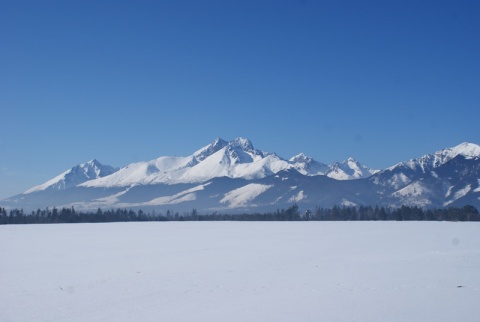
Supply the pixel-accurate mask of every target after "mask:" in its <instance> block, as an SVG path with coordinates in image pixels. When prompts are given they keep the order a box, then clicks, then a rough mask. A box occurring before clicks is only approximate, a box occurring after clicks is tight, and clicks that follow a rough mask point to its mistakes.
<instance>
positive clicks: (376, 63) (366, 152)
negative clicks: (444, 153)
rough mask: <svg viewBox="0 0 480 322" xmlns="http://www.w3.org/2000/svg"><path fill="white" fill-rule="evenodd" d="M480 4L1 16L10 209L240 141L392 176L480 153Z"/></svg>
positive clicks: (163, 8) (5, 185)
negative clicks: (85, 174)
mask: <svg viewBox="0 0 480 322" xmlns="http://www.w3.org/2000/svg"><path fill="white" fill-rule="evenodd" d="M479 17H480V1H477V0H472V1H462V0H455V1H453V0H452V1H440V0H435V1H422V0H414V1H408V0H401V1H400V0H398V1H396V0H395V1H393V0H392V1H388V0H387V1H384V0H382V1H380V0H379V1H356V0H355V1H354V0H351V1H313V0H305V1H302V0H300V1H296V0H291V1H290V0H289V1H278V0H276V1H262V0H254V1H243V0H242V1H229V0H222V1H197V0H192V1H178V0H175V1H174V0H172V1H119V0H114V1H93V0H92V1H89V0H82V1H80V0H79V1H73V0H72V1H70V0H67V1H65V0H61V1H50V0H46V1H22V0H11V1H10V0H1V1H0V111H1V112H0V199H2V198H5V197H8V196H11V195H14V194H17V193H21V192H23V191H25V190H26V189H28V188H30V187H31V186H34V185H37V184H40V183H43V182H44V181H46V180H48V179H50V178H52V177H54V176H55V175H57V174H59V173H61V172H62V171H64V170H67V169H69V168H70V167H72V166H74V165H76V164H79V163H83V162H86V161H88V160H90V159H92V158H96V159H98V160H99V161H100V162H102V163H105V164H110V165H113V166H124V165H126V164H128V163H131V162H136V161H147V160H151V159H154V158H156V157H159V156H163V155H179V156H186V155H190V154H191V153H192V152H194V151H195V150H197V149H198V148H200V147H202V146H205V145H207V144H209V143H210V142H211V141H213V140H214V139H215V138H216V137H221V138H223V139H225V140H231V139H233V138H235V137H239V136H243V137H247V138H249V139H250V140H252V142H253V144H254V146H255V147H256V148H259V149H262V150H265V151H269V152H276V153H277V154H278V155H280V156H282V157H284V158H290V157H291V156H293V155H295V154H297V153H300V152H303V153H305V154H307V155H309V156H311V157H313V158H314V159H316V160H318V161H321V162H325V163H332V162H334V161H337V160H338V161H342V160H344V159H346V158H347V157H349V156H352V157H354V158H356V159H357V160H358V161H360V162H361V163H363V164H365V165H367V166H370V167H372V168H384V167H388V166H391V165H393V164H395V163H397V162H400V161H404V160H407V159H410V158H414V157H418V156H421V155H423V154H425V153H430V152H434V151H436V150H439V149H442V148H445V147H451V146H454V145H457V144H459V143H461V142H464V141H468V142H473V143H477V144H478V143H480V131H479V129H480V126H479V124H480V19H479Z"/></svg>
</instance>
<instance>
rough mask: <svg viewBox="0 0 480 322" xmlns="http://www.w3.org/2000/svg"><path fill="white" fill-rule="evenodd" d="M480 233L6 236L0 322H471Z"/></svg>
mask: <svg viewBox="0 0 480 322" xmlns="http://www.w3.org/2000/svg"><path fill="white" fill-rule="evenodd" d="M479 230H480V224H479V223H452V222H169V223H114V224H57V225H10V226H0V258H1V260H0V285H1V291H0V320H1V321H2V322H3V321H6V322H10V321H36V322H46V321H50V322H55V321H69V322H77V321H78V322H80V321H82V322H83V321H90V322H100V321H102V322H118V321H135V322H137V321H231V322H236V321H250V322H260V321H261V322H264V321H278V322H283V321H285V322H286V321H288V322H290V321H302V322H310V321H311V322H313V321H315V322H316V321H336V322H344V321H345V322H347V321H364V322H371V321H389V322H405V321H409V322H451V321H462V322H476V321H478V318H479V316H480V306H479V305H478V299H479V298H480V274H479V271H480V234H478V231H479Z"/></svg>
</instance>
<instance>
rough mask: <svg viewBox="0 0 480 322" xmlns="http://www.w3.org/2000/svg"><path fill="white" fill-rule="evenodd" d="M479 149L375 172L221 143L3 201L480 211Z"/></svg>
mask: <svg viewBox="0 0 480 322" xmlns="http://www.w3.org/2000/svg"><path fill="white" fill-rule="evenodd" d="M479 168H480V147H479V146H478V145H476V144H473V143H462V144H460V145H458V146H456V147H453V148H448V149H444V150H441V151H437V152H435V153H433V154H427V155H424V156H422V157H419V158H417V159H412V160H408V161H405V162H401V163H398V164H396V165H394V166H392V167H389V168H387V169H385V170H373V169H370V168H368V167H366V166H364V165H362V164H360V163H359V162H358V161H356V160H354V159H353V158H349V159H347V160H345V161H343V162H341V163H340V162H335V163H334V164H332V165H327V164H324V163H321V162H318V161H315V160H314V159H312V158H310V157H308V156H306V155H304V154H298V155H296V156H294V157H292V158H290V159H288V160H287V159H284V158H281V157H279V156H277V155H276V154H275V153H269V152H265V151H261V150H258V149H255V148H254V147H253V144H252V142H251V141H250V140H248V139H245V138H237V139H234V140H232V141H225V140H222V139H220V138H217V139H215V140H214V141H213V142H212V143H211V144H209V145H207V146H205V147H203V148H201V149H199V150H197V151H196V152H194V153H193V154H192V155H190V156H187V157H173V156H162V157H159V158H157V159H154V160H151V161H146V162H138V163H132V164H129V165H127V166H124V167H121V168H113V167H111V166H108V165H102V164H101V163H100V162H98V161H97V160H92V161H89V162H87V163H84V164H80V165H78V166H75V167H73V168H71V169H69V170H67V171H65V172H63V173H61V174H60V175H58V176H56V177H55V178H53V179H51V180H49V181H47V182H45V183H43V184H41V185H38V186H35V187H33V188H30V189H28V190H27V191H26V192H24V193H23V194H20V195H17V196H13V197H11V198H8V199H5V200H3V201H1V202H0V205H2V206H7V207H24V208H27V209H28V208H37V207H46V206H50V207H51V206H57V207H61V206H75V207H77V208H87V209H95V208H98V207H122V208H124V207H132V208H155V209H157V208H158V209H159V210H162V209H179V210H191V209H192V208H196V209H199V210H202V211H206V212H208V211H222V210H223V211H245V210H251V209H256V210H271V209H277V208H281V207H285V206H288V205H291V204H292V203H294V202H295V203H297V204H298V205H299V206H303V207H307V208H311V207H317V206H318V207H331V206H333V205H361V204H364V205H365V204H370V205H373V204H375V205H387V206H400V205H402V204H405V205H417V206H420V207H443V206H449V205H464V204H471V205H474V206H477V207H478V206H480V199H479V197H480V175H479V173H480V170H479Z"/></svg>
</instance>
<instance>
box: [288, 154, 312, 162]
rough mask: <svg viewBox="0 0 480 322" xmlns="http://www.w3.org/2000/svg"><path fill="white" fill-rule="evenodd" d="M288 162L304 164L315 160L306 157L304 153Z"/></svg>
mask: <svg viewBox="0 0 480 322" xmlns="http://www.w3.org/2000/svg"><path fill="white" fill-rule="evenodd" d="M288 161H290V162H293V163H295V162H303V163H307V162H311V161H313V159H312V158H311V157H309V156H307V155H305V154H304V153H299V154H297V155H295V156H293V157H291V158H290V159H289V160H288Z"/></svg>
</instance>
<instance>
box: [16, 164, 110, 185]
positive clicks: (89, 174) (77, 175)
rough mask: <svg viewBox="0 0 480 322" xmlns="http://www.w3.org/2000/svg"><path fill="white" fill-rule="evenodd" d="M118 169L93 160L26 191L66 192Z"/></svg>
mask: <svg viewBox="0 0 480 322" xmlns="http://www.w3.org/2000/svg"><path fill="white" fill-rule="evenodd" d="M115 171H117V169H115V168H113V167H112V166H109V165H104V164H101V163H100V162H98V161H97V160H95V159H93V160H90V161H88V162H86V163H82V164H79V165H77V166H75V167H73V168H71V169H69V170H67V171H65V172H63V173H61V174H59V175H58V176H56V177H55V178H53V179H51V180H48V181H47V182H45V183H43V184H41V185H38V186H35V187H33V188H30V189H28V190H27V191H25V194H28V193H32V192H35V191H41V190H49V189H54V190H55V189H56V190H64V189H68V188H71V187H75V186H77V185H79V184H81V183H84V182H86V181H89V180H94V179H98V178H102V177H106V176H108V175H111V174H112V173H115Z"/></svg>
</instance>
